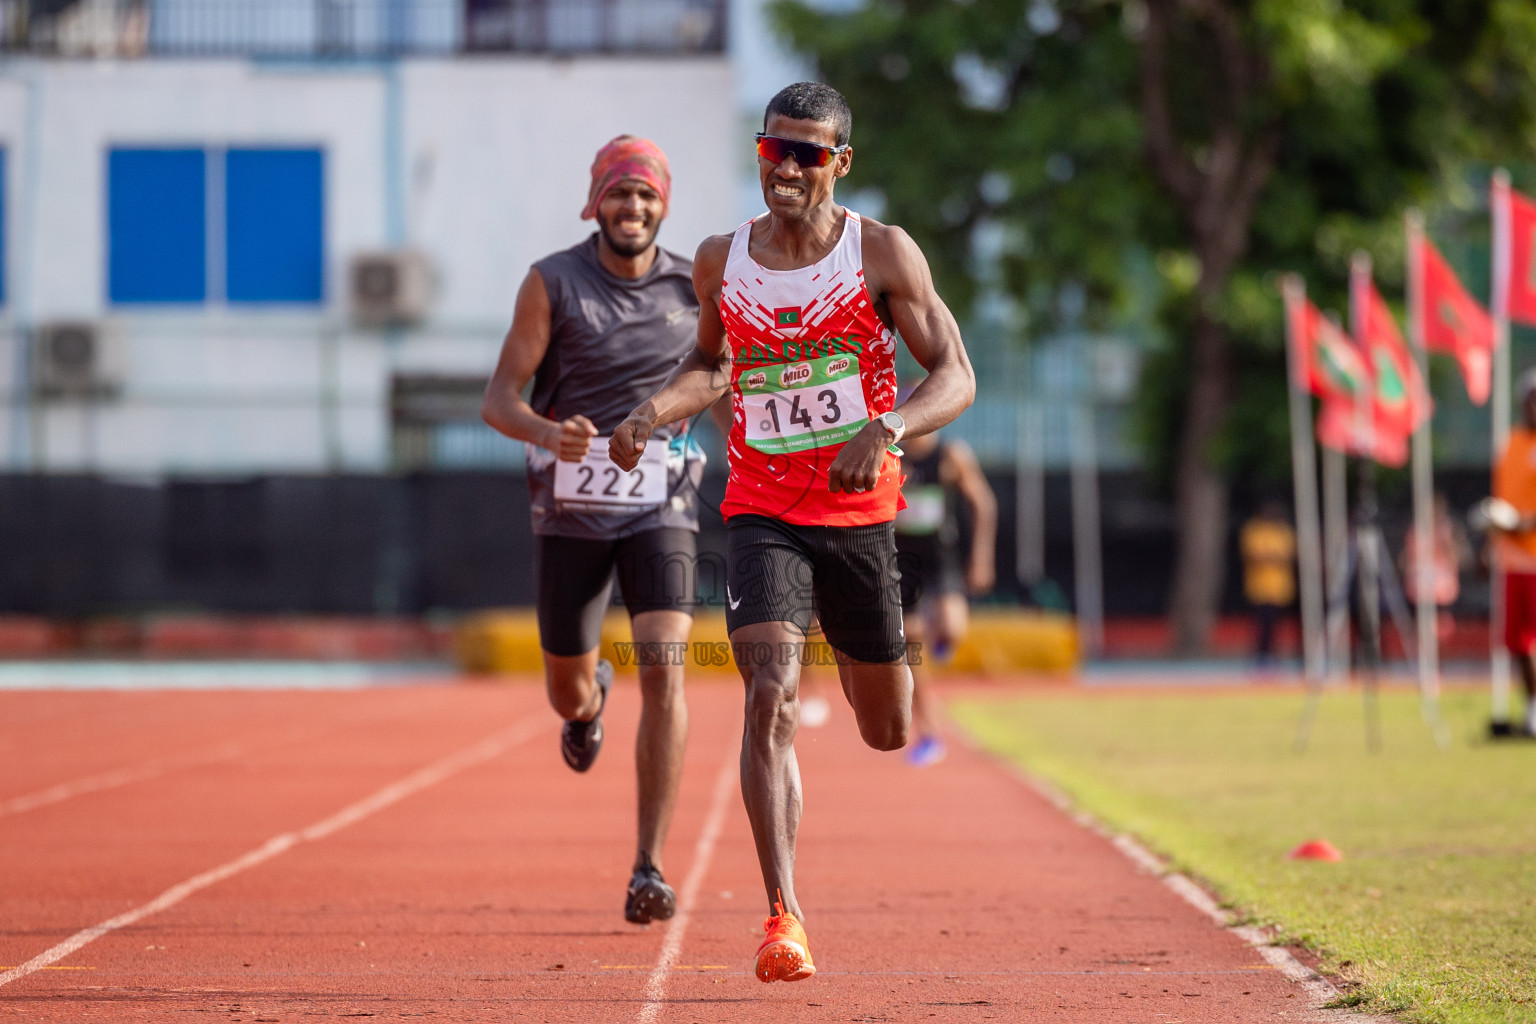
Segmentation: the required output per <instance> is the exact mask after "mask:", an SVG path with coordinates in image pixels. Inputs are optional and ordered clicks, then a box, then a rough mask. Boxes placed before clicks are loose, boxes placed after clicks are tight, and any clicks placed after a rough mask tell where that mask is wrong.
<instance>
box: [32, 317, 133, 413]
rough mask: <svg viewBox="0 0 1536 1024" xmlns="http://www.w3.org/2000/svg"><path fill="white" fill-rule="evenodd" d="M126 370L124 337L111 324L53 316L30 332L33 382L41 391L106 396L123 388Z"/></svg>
mask: <svg viewBox="0 0 1536 1024" xmlns="http://www.w3.org/2000/svg"><path fill="white" fill-rule="evenodd" d="M126 371H127V358H126V353H125V351H124V348H123V339H122V337H121V336H120V335H119V334H118V332H117V331H116V330H113V329H112V328H111V326H110V325H107V324H102V323H96V322H93V321H90V320H56V321H53V322H51V323H43V324H39V325H38V326H37V329H36V330H35V331H34V332H33V335H32V384H33V387H34V388H35V389H36V390H37V392H38V393H39V394H41V395H47V396H59V397H76V398H89V397H98V398H99V397H105V396H110V395H115V394H117V393H118V392H119V391H121V390H122V387H123V378H124V377H125V375H126Z"/></svg>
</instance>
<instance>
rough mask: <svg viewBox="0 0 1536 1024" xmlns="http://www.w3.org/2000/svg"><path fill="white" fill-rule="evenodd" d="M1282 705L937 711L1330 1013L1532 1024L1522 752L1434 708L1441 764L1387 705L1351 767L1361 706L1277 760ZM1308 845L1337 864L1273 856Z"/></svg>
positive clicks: (1535, 906) (1535, 866) (1171, 698)
mask: <svg viewBox="0 0 1536 1024" xmlns="http://www.w3.org/2000/svg"><path fill="white" fill-rule="evenodd" d="M1302 707H1303V698H1302V696H1301V694H1300V693H1299V691H1298V692H1278V691H1273V690H1270V691H1261V692H1244V691H1237V690H1233V691H1212V692H1210V693H1202V694H1195V695H1191V694H1190V693H1189V691H1187V690H1186V691H1182V692H1177V693H1171V694H1158V693H1147V692H1127V691H1125V690H1117V691H1113V692H1098V693H1094V692H1083V691H1077V692H1075V693H1072V694H1060V693H1057V694H1047V695H1031V696H1024V697H1017V696H1009V697H1007V698H997V699H965V700H958V701H956V702H954V703H953V704H952V705H951V707H950V713H951V714H952V715H953V717H954V718H955V720H956V721H957V722H958V723H959V724H960V725H962V726H963V727H964V728H965V729H967V730H968V731H969V732H970V733H971V734H972V735H973V736H974V737H975V738H976V739H977V740H978V742H980V743H981V744H982V745H983V746H984V747H986V748H987V749H989V750H991V751H993V752H995V753H997V754H999V755H1002V756H1004V757H1007V758H1010V759H1012V760H1013V761H1015V762H1017V763H1018V764H1020V765H1022V766H1023V767H1025V768H1026V769H1028V770H1029V771H1031V772H1033V773H1035V774H1037V775H1039V776H1042V777H1044V778H1047V779H1049V780H1050V781H1051V782H1053V783H1054V784H1055V785H1056V786H1057V787H1059V788H1060V789H1061V790H1063V791H1064V792H1065V793H1066V794H1067V795H1068V796H1070V797H1071V798H1072V800H1073V801H1074V802H1075V803H1077V805H1078V806H1080V807H1081V808H1083V809H1084V810H1087V811H1088V812H1090V813H1092V814H1093V815H1095V816H1096V817H1098V818H1099V819H1100V820H1102V821H1104V822H1106V823H1107V824H1109V825H1111V826H1113V827H1114V828H1116V829H1119V830H1123V831H1126V832H1130V833H1131V834H1133V835H1135V836H1136V837H1138V838H1139V839H1141V840H1142V842H1144V843H1145V844H1146V845H1147V846H1149V847H1151V848H1152V849H1154V850H1156V851H1157V852H1158V853H1160V854H1162V855H1163V856H1165V857H1167V858H1169V859H1170V860H1171V862H1172V863H1173V864H1174V865H1175V867H1177V868H1178V869H1179V870H1181V871H1184V872H1187V873H1189V874H1191V875H1193V876H1194V877H1196V878H1199V879H1200V880H1202V881H1203V882H1204V883H1205V884H1207V885H1209V886H1210V887H1211V888H1212V889H1213V890H1214V891H1215V892H1216V893H1217V894H1218V895H1219V896H1220V897H1221V899H1222V900H1223V901H1224V902H1225V903H1226V904H1227V905H1228V906H1231V907H1233V908H1235V909H1236V910H1237V911H1238V912H1239V914H1240V915H1242V916H1244V917H1245V918H1247V919H1249V920H1252V921H1255V922H1258V923H1263V924H1271V925H1276V926H1278V927H1280V928H1281V929H1282V930H1283V934H1284V937H1285V939H1286V940H1288V941H1300V942H1302V943H1304V944H1305V945H1307V946H1308V947H1310V948H1312V949H1314V950H1316V951H1317V952H1318V953H1319V954H1320V955H1321V956H1322V957H1323V965H1322V966H1323V969H1324V970H1325V971H1327V972H1329V973H1331V974H1334V975H1336V976H1337V977H1338V978H1339V979H1342V982H1343V984H1342V987H1343V988H1344V989H1345V990H1346V991H1347V992H1348V997H1347V1001H1348V1002H1349V1003H1351V1004H1358V1005H1359V1006H1360V1007H1361V1008H1362V1009H1368V1010H1371V1011H1374V1012H1394V1013H1399V1014H1401V1015H1402V1017H1403V1019H1404V1020H1407V1021H1413V1022H1422V1024H1492V1022H1513V1021H1530V1022H1536V743H1532V742H1519V741H1514V742H1508V741H1506V742H1499V743H1493V742H1489V741H1487V740H1485V739H1484V738H1483V730H1484V728H1485V725H1486V720H1487V712H1488V705H1487V699H1486V696H1485V695H1484V694H1482V693H1478V692H1474V691H1467V690H1462V691H1452V692H1449V693H1447V694H1446V695H1445V697H1444V700H1443V706H1442V713H1443V716H1444V718H1445V721H1446V723H1447V725H1448V726H1449V729H1450V734H1451V737H1452V743H1451V747H1450V749H1449V750H1440V749H1438V748H1437V747H1436V746H1435V744H1434V740H1433V738H1432V736H1431V735H1430V733H1429V731H1428V729H1426V728H1425V726H1424V724H1423V722H1422V721H1421V720H1420V715H1419V705H1418V699H1417V697H1416V696H1415V695H1413V694H1411V693H1405V692H1402V691H1401V690H1398V691H1395V692H1392V693H1390V694H1387V695H1384V696H1383V697H1382V698H1381V701H1380V715H1381V728H1382V737H1383V743H1382V749H1381V751H1380V752H1379V753H1371V752H1369V751H1368V750H1367V748H1366V737H1365V714H1364V710H1363V704H1362V700H1361V697H1360V694H1359V693H1358V692H1355V693H1336V694H1331V695H1329V696H1327V697H1325V698H1324V699H1323V700H1322V703H1321V707H1320V709H1319V713H1318V717H1317V720H1316V724H1315V726H1314V728H1313V730H1312V738H1311V743H1310V746H1309V748H1308V749H1307V750H1306V752H1304V753H1298V752H1297V751H1296V749H1295V748H1294V740H1295V737H1296V726H1297V722H1298V720H1299V718H1300V715H1301V711H1302ZM1314 838H1324V839H1327V840H1329V841H1330V842H1332V843H1333V844H1334V845H1335V846H1337V847H1339V849H1340V850H1342V851H1343V853H1344V860H1343V862H1342V863H1337V864H1330V863H1320V862H1295V861H1287V860H1285V854H1286V852H1287V851H1288V850H1290V849H1292V848H1293V847H1294V846H1296V845H1297V844H1299V843H1301V842H1302V841H1304V840H1307V839H1314Z"/></svg>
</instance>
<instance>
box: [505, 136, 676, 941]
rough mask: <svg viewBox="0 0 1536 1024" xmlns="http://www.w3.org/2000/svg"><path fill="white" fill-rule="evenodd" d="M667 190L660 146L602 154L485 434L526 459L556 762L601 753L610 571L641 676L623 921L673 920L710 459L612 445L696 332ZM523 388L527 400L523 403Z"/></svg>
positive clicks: (539, 277)
mask: <svg viewBox="0 0 1536 1024" xmlns="http://www.w3.org/2000/svg"><path fill="white" fill-rule="evenodd" d="M671 189H672V177H671V173H670V171H669V169H668V166H667V158H666V155H665V154H663V153H662V151H661V150H660V149H659V148H658V147H657V146H656V144H655V143H652V142H649V141H647V140H645V139H640V138H635V137H633V136H629V135H621V136H619V137H618V138H616V139H614V140H613V141H611V142H609V143H608V144H607V145H606V146H604V147H603V148H602V149H601V150H599V151H598V154H597V158H596V160H594V161H593V164H592V184H591V188H590V191H589V193H588V198H587V206H586V209H584V210H583V211H582V214H581V216H582V219H584V220H596V221H597V231H596V232H594V233H593V234H592V235H591V236H590V237H588V238H587V240H586V241H584V242H582V243H580V244H579V245H576V246H573V247H572V248H570V249H566V250H564V251H563V252H557V253H555V254H554V255H552V256H547V257H545V258H544V259H542V260H540V261H539V262H537V263H535V264H534V265H533V268H532V269H531V270H530V271H529V272H528V277H527V278H526V279H525V280H524V281H523V286H522V288H521V290H520V291H519V292H518V294H517V306H516V310H515V312H514V313H513V319H512V328H511V330H509V331H508V332H507V338H506V341H505V342H504V343H503V346H502V350H501V361H500V362H499V363H498V364H497V366H496V373H495V376H493V377H492V378H491V382H490V385H489V386H488V387H487V388H486V392H485V403H484V407H483V410H482V412H483V415H484V417H485V421H486V422H487V423H489V424H490V425H491V426H493V427H495V428H496V429H497V430H499V431H501V432H502V433H503V434H506V435H507V436H508V437H512V438H516V439H517V440H520V441H526V442H527V443H528V483H529V491H530V498H531V501H532V505H533V509H532V512H533V532H534V533H535V534H536V535H537V536H538V564H537V570H536V571H537V576H538V612H539V646H540V647H541V648H543V652H544V680H545V685H546V687H547V688H548V691H549V702H550V703H551V704H552V705H553V706H554V708H555V711H556V712H558V713H559V715H560V717H561V718H563V719H565V720H566V721H565V726H564V728H563V729H562V730H561V733H560V753H561V755H562V756H563V757H564V758H565V762H566V764H568V765H570V766H571V768H572V769H574V770H576V771H578V772H584V771H586V770H587V769H588V768H590V767H591V766H592V762H593V761H594V760H596V758H597V753H598V751H599V750H600V749H601V748H602V744H603V721H602V714H603V707H604V705H605V704H606V702H607V699H608V690H609V687H610V686H611V685H612V683H613V666H612V665H611V664H610V663H609V662H608V661H606V660H601V659H599V658H598V656H597V655H598V642H599V640H600V639H601V634H602V627H603V615H604V613H605V612H606V611H607V609H608V605H609V601H610V597H611V594H612V591H613V576H614V571H615V570H617V571H618V579H619V591H620V593H621V594H622V596H623V598H624V604H625V606H626V607H627V608H628V610H629V615H630V625H631V627H632V631H633V634H634V640H635V645H636V663H637V664H638V666H639V671H640V694H641V702H642V708H641V713H640V734H639V737H638V739H637V741H636V746H635V767H636V769H637V772H638V775H639V842H638V844H637V845H638V847H639V848H638V850H637V852H636V854H635V862H634V868H633V874H632V876H631V878H630V883H629V890H628V892H627V893H626V894H625V902H624V917H625V918H626V919H627V920H629V921H632V922H634V923H636V924H647V923H649V922H650V921H652V920H665V919H667V918H669V917H671V916H672V914H673V912H674V910H675V908H676V897H675V895H674V893H673V891H672V888H671V887H670V886H669V885H667V883H666V881H665V879H664V878H663V876H662V871H661V861H662V858H661V850H662V846H663V845H664V844H665V842H666V838H667V827H668V825H669V824H670V823H671V820H672V807H673V804H674V803H675V802H676V799H677V786H678V779H679V778H680V777H681V774H682V768H683V746H684V744H685V742H686V740H687V735H688V710H687V707H686V706H685V705H684V703H683V666H682V659H679V658H674V657H668V656H667V653H666V652H667V651H668V650H669V649H672V648H674V647H675V646H676V645H682V644H686V642H687V640H688V632H689V629H690V628H691V626H692V623H693V612H692V608H693V595H694V588H695V576H694V573H695V565H694V562H695V551H696V544H695V539H696V538H695V535H696V534H697V532H698V529H699V517H698V509H697V507H696V504H695V494H696V490H695V488H696V486H697V483H698V476H699V474H700V473H702V470H703V453H702V452H699V451H698V450H697V449H696V448H692V447H690V445H691V439H690V438H689V437H688V436H687V433H686V431H683V430H681V429H679V428H680V427H681V426H682V425H681V424H678V423H672V424H663V425H660V426H658V428H657V430H656V434H655V437H656V443H655V444H654V445H653V446H652V448H651V450H650V451H649V452H648V453H647V458H645V459H644V460H642V462H641V464H640V465H638V466H636V467H635V468H634V471H633V472H628V473H626V472H624V471H621V470H620V469H619V468H618V467H617V466H615V465H614V464H613V463H612V462H611V461H609V458H608V443H607V440H606V437H605V435H607V434H609V433H611V432H612V430H613V428H614V427H616V426H617V425H618V424H619V422H620V421H621V420H623V419H624V416H625V414H626V413H628V412H629V410H630V409H632V408H634V406H635V404H636V403H637V402H639V401H641V400H642V399H644V398H645V397H647V396H648V395H650V394H651V393H652V392H654V391H655V390H656V389H657V388H658V387H660V386H661V383H662V381H664V380H666V378H667V375H668V374H669V373H671V372H672V371H673V370H674V369H675V368H676V367H677V364H678V363H679V362H681V361H682V358H683V356H684V355H685V354H686V353H688V352H689V351H691V350H692V348H693V344H694V337H695V335H696V333H697V331H698V300H697V299H696V298H694V294H693V279H692V273H693V264H692V261H690V260H688V259H686V258H684V257H682V256H678V255H676V254H674V253H670V252H668V251H667V250H665V249H663V248H661V247H660V246H658V245H657V244H656V232H657V231H658V230H659V229H660V228H661V222H662V219H663V218H664V217H666V215H667V205H668V201H669V198H670V195H671ZM530 378H531V379H532V381H533V390H532V392H531V395H530V397H529V399H528V400H526V401H525V400H524V399H523V397H522V392H523V388H524V386H525V385H526V384H527V383H528V381H529V380H530Z"/></svg>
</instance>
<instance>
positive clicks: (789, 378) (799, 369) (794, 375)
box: [779, 363, 811, 388]
mask: <svg viewBox="0 0 1536 1024" xmlns="http://www.w3.org/2000/svg"><path fill="white" fill-rule="evenodd" d="M810 379H811V364H810V363H796V364H795V365H793V366H786V367H784V370H783V372H781V373H780V374H779V387H781V388H792V387H794V386H795V385H796V384H804V383H805V382H806V381H808V380H810Z"/></svg>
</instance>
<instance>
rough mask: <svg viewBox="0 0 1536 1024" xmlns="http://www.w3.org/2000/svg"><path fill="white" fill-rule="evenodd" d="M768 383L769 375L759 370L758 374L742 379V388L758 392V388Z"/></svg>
mask: <svg viewBox="0 0 1536 1024" xmlns="http://www.w3.org/2000/svg"><path fill="white" fill-rule="evenodd" d="M767 383H768V374H767V372H766V371H764V370H758V371H757V372H756V373H749V374H747V375H746V376H744V377H742V378H741V386H742V387H744V388H751V389H752V390H753V391H756V390H757V389H758V388H760V387H762V386H763V385H764V384H767Z"/></svg>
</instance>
